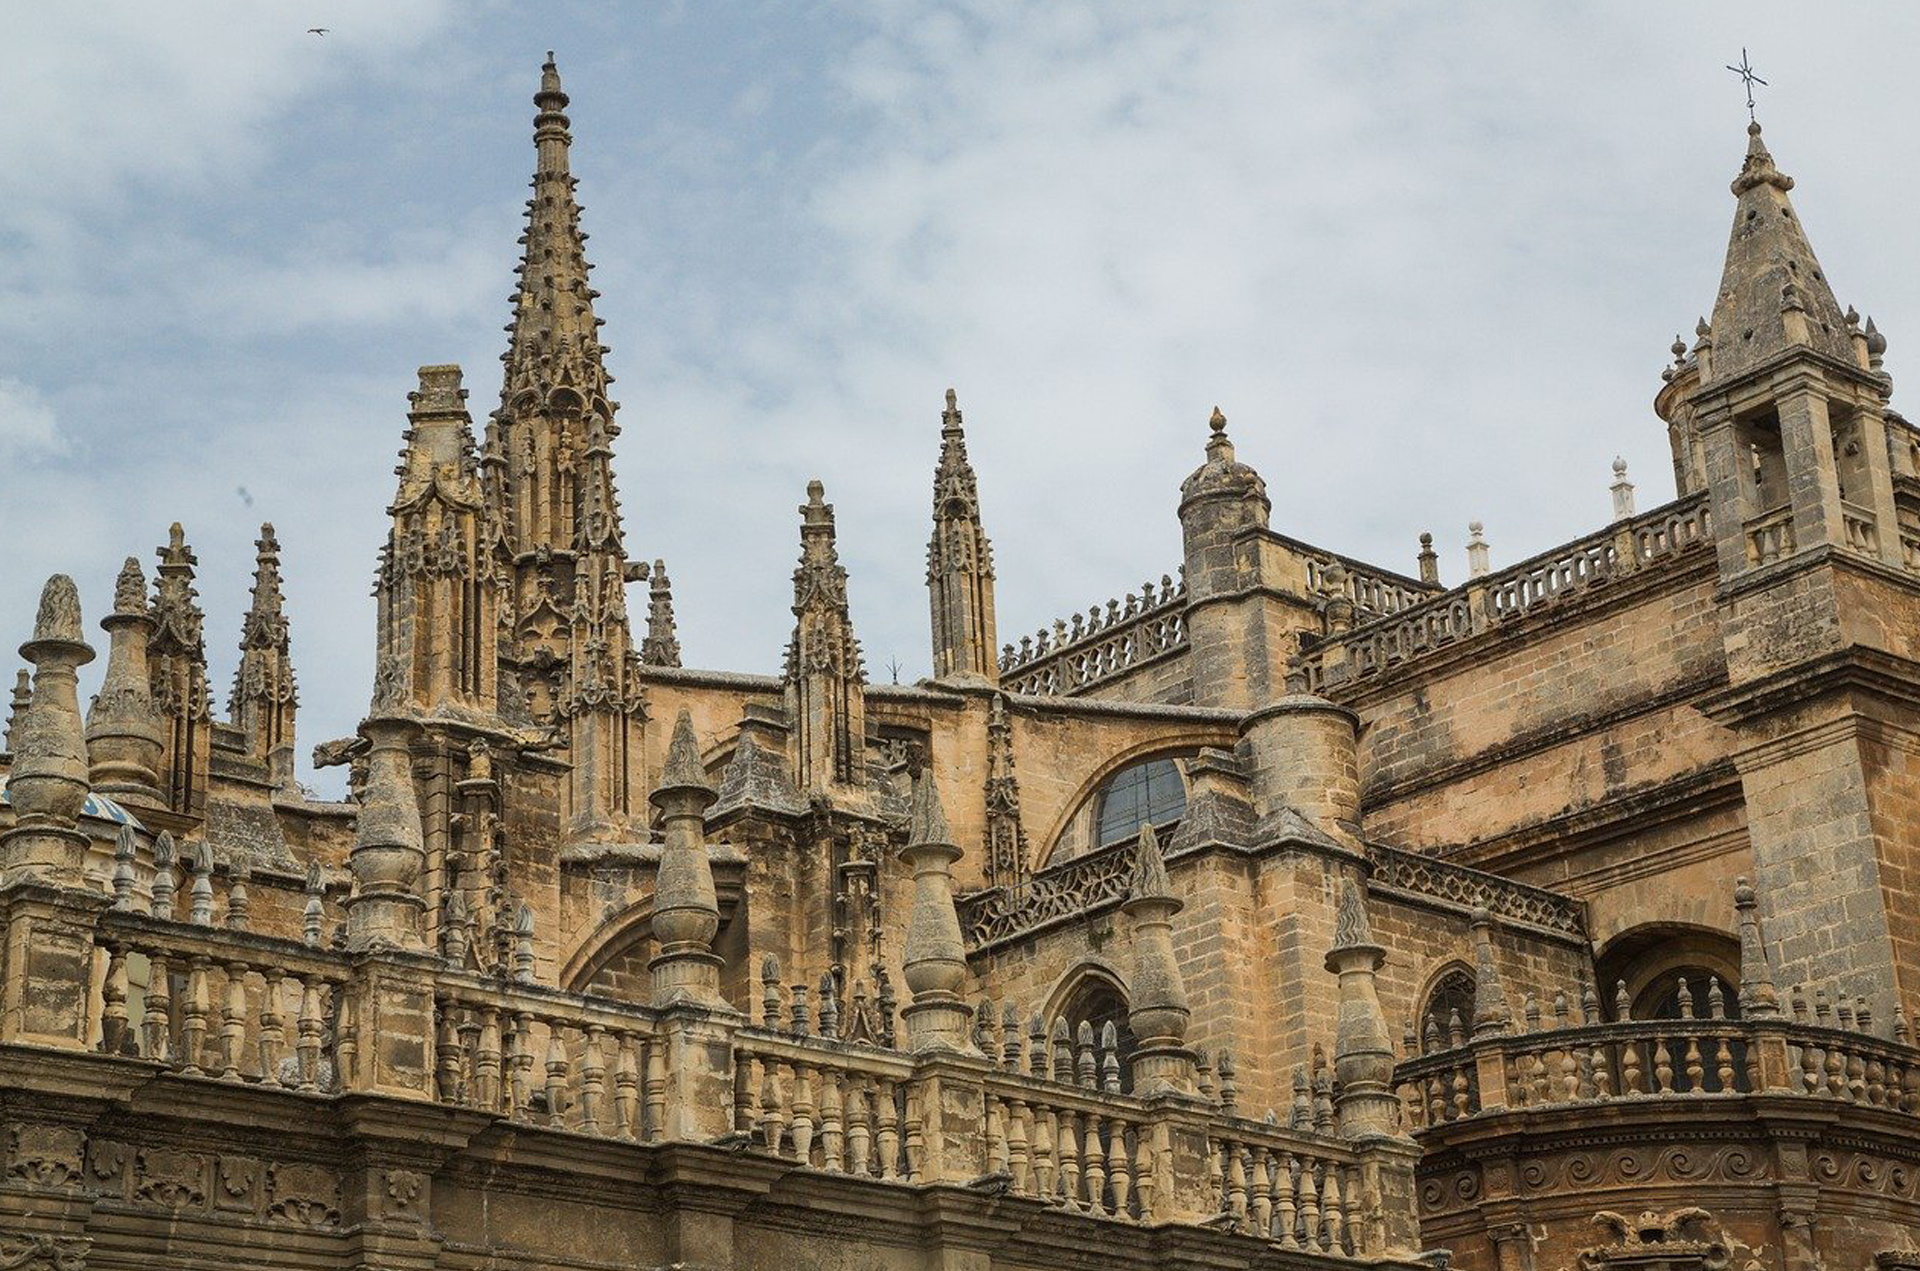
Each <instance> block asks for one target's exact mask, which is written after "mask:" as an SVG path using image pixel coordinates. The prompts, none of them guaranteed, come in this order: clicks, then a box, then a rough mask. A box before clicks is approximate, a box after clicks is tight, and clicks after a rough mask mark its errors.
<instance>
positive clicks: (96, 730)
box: [87, 556, 163, 804]
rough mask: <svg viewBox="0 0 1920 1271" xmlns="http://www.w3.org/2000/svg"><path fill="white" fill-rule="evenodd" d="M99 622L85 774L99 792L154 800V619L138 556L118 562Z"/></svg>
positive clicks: (158, 737) (158, 739) (157, 743)
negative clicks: (101, 667) (102, 642)
mask: <svg viewBox="0 0 1920 1271" xmlns="http://www.w3.org/2000/svg"><path fill="white" fill-rule="evenodd" d="M100 626H101V628H102V629H104V630H105V631H106V633H107V638H108V645H107V669H106V672H105V674H104V675H103V676H102V677H101V681H100V691H99V692H98V693H97V694H95V695H94V699H93V705H92V707H91V708H90V709H89V710H88V711H87V757H88V760H89V762H90V773H89V776H90V779H91V781H92V784H93V788H94V789H96V790H98V791H100V792H101V793H103V794H109V795H114V796H116V797H120V798H129V797H130V798H131V799H132V800H133V801H135V802H140V803H149V804H154V803H158V802H159V801H160V798H161V795H160V755H161V750H162V746H163V739H162V733H161V727H160V716H159V714H158V712H156V711H155V710H154V707H153V688H152V673H151V671H150V669H149V667H148V658H147V654H148V642H149V640H150V639H151V638H152V635H153V629H154V621H153V618H152V616H151V615H149V614H148V612H147V581H146V576H145V574H143V573H142V572H141V569H140V561H139V559H138V558H137V557H133V556H129V557H127V560H126V564H124V565H122V566H121V567H120V577H119V579H118V580H117V581H116V582H115V584H114V589H113V612H112V613H110V614H108V615H107V616H106V617H105V618H102V619H101V620H100Z"/></svg>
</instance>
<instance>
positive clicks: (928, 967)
mask: <svg viewBox="0 0 1920 1271" xmlns="http://www.w3.org/2000/svg"><path fill="white" fill-rule="evenodd" d="M900 855H901V858H902V859H903V860H905V861H906V863H907V865H908V867H909V868H910V869H912V870H913V909H912V911H911V913H910V914H909V915H908V919H907V937H906V943H905V947H904V949H903V950H902V959H901V960H902V963H903V965H904V968H905V971H906V976H907V987H908V989H909V990H911V991H912V993H913V1002H912V1004H911V1005H910V1006H908V1007H907V1009H906V1016H907V1044H908V1046H909V1047H910V1048H911V1049H913V1050H934V1049H944V1050H970V1049H972V1043H971V1041H970V1040H969V1036H968V1023H969V1016H968V1011H967V1007H966V1005H965V1004H964V1003H963V1002H962V1001H961V999H960V993H959V990H960V986H961V985H962V984H963V983H964V982H965V981H966V978H967V960H966V947H965V945H964V944H963V943H962V941H961V936H960V914H959V911H958V910H956V909H955V908H954V903H953V862H954V861H956V860H958V859H959V857H960V849H959V848H958V847H956V846H954V844H953V842H952V838H951V835H950V833H949V831H948V829H947V818H946V814H945V813H944V812H943V811H942V810H941V807H940V796H939V793H938V792H937V791H936V790H935V789H934V788H933V774H932V773H931V772H926V773H922V774H921V776H920V779H919V780H918V781H916V782H914V787H913V815H912V819H911V829H910V830H909V832H908V835H907V845H906V847H905V848H903V849H902V850H901V853H900Z"/></svg>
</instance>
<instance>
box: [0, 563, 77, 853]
mask: <svg viewBox="0 0 1920 1271" xmlns="http://www.w3.org/2000/svg"><path fill="white" fill-rule="evenodd" d="M20 656H21V657H23V658H25V659H26V660H27V661H28V662H29V663H31V664H32V665H33V697H32V700H31V701H30V702H29V703H28V705H27V710H26V716H25V718H24V719H23V720H22V721H21V722H20V724H19V726H18V727H17V728H16V729H15V733H16V735H15V737H14V742H13V767H12V769H11V770H10V771H9V772H8V774H7V800H8V802H9V803H11V804H12V805H13V814H14V823H13V826H12V827H11V828H10V829H8V830H7V831H6V833H5V834H4V835H0V882H4V883H9V884H10V883H14V882H23V881H27V880H32V881H35V882H42V883H54V884H58V885H64V886H68V887H78V886H81V885H82V878H81V872H80V870H81V862H82V861H83V860H84V859H85V857H86V851H87V836H86V834H85V833H83V832H82V831H81V830H80V828H79V822H80V810H81V808H83V807H84V806H85V805H86V801H87V788H88V787H87V743H86V737H85V734H84V733H83V731H82V729H81V726H80V700H79V694H78V689H77V687H76V672H77V670H78V669H79V668H80V667H82V666H85V665H86V664H87V663H89V662H91V661H93V647H92V646H91V645H89V644H88V643H87V642H86V641H85V640H84V639H82V638H81V635H80V593H79V590H78V589H77V588H75V587H74V585H73V579H71V578H69V577H67V576H66V575H65V574H55V575H54V576H53V577H51V578H49V579H47V583H46V586H45V587H44V588H43V589H42V590H41V592H40V609H39V613H38V614H37V615H36V616H35V618H34V623H33V638H32V639H31V640H28V641H27V642H26V643H25V644H23V645H21V646H20Z"/></svg>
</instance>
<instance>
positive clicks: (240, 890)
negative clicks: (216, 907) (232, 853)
mask: <svg viewBox="0 0 1920 1271" xmlns="http://www.w3.org/2000/svg"><path fill="white" fill-rule="evenodd" d="M252 877H253V867H252V866H251V865H249V864H248V863H247V862H246V861H245V860H242V859H240V858H238V857H236V858H235V859H234V861H233V862H232V864H230V865H228V866H227V930H228V931H245V930H246V929H247V922H248V918H249V912H250V910H251V909H252V901H251V899H250V898H249V897H248V895H247V882H248V880H249V879H251V878H252Z"/></svg>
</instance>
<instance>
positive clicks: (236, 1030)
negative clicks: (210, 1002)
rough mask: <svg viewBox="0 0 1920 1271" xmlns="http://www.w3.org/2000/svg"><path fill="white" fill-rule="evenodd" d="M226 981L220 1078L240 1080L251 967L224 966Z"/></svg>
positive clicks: (222, 971) (236, 964)
mask: <svg viewBox="0 0 1920 1271" xmlns="http://www.w3.org/2000/svg"><path fill="white" fill-rule="evenodd" d="M221 973H222V978H223V979H224V981H225V982H224V984H223V986H222V987H223V989H224V992H223V993H222V995H221V999H222V1000H221V1004H220V1076H221V1077H222V1078H223V1079H225V1080H227V1081H238V1080H240V1061H241V1059H242V1058H244V1057H245V1053H246V1035H247V966H246V964H245V963H244V962H229V963H226V964H225V965H224V966H222V967H221Z"/></svg>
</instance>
